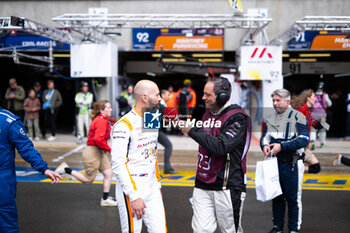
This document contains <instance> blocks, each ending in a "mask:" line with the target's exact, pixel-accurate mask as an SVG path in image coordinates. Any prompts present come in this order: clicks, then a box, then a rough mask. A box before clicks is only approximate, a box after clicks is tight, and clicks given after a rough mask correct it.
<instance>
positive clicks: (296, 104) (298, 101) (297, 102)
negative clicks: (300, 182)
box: [291, 89, 322, 174]
mask: <svg viewBox="0 0 350 233" xmlns="http://www.w3.org/2000/svg"><path fill="white" fill-rule="evenodd" d="M315 102H316V97H315V92H314V91H313V90H311V89H307V90H304V91H303V92H301V94H300V95H298V96H294V97H293V99H292V101H291V106H292V107H293V108H295V109H297V110H298V111H299V112H301V113H302V114H304V116H305V117H306V120H307V122H308V125H309V134H310V129H311V126H312V127H314V128H315V129H320V128H322V125H321V124H320V122H319V121H317V120H315V118H314V117H313V116H312V114H311V110H310V108H312V107H313V106H314V105H315ZM309 143H310V142H309ZM308 148H309V145H308V146H307V149H306V151H305V163H307V164H308V165H305V170H304V172H305V173H315V174H316V173H319V172H320V171H321V166H320V163H319V161H318V159H317V158H316V156H315V155H314V154H313V153H312V152H311V151H310V150H309V149H308Z"/></svg>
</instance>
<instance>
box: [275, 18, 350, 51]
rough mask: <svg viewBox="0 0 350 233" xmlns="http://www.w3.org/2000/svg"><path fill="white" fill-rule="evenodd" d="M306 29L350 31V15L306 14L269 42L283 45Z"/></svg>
mask: <svg viewBox="0 0 350 233" xmlns="http://www.w3.org/2000/svg"><path fill="white" fill-rule="evenodd" d="M304 31H350V16H305V17H304V18H303V19H301V20H298V21H296V22H295V23H294V24H293V25H292V26H291V27H290V28H289V29H288V30H287V31H285V32H283V33H282V34H280V35H279V36H277V37H276V38H275V39H273V40H271V41H270V43H269V44H270V45H281V44H282V43H283V42H286V41H289V40H290V39H292V38H293V37H296V36H298V35H299V34H301V33H302V32H304Z"/></svg>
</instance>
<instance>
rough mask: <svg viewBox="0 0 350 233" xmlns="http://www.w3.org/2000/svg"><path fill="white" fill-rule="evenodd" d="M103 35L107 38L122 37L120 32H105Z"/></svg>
mask: <svg viewBox="0 0 350 233" xmlns="http://www.w3.org/2000/svg"><path fill="white" fill-rule="evenodd" d="M103 34H104V35H105V36H110V37H114V36H121V35H122V34H121V33H120V32H104V33H103Z"/></svg>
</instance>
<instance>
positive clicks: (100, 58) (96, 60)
mask: <svg viewBox="0 0 350 233" xmlns="http://www.w3.org/2000/svg"><path fill="white" fill-rule="evenodd" d="M70 53H71V77H75V78H80V77H112V76H116V75H117V73H118V71H117V69H118V66H117V62H118V60H117V57H118V47H117V45H114V44H111V43H108V44H93V43H89V44H80V45H71V51H70Z"/></svg>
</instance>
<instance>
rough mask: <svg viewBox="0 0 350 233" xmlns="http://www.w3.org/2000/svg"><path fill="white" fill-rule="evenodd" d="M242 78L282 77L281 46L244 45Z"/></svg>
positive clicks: (242, 50)
mask: <svg viewBox="0 0 350 233" xmlns="http://www.w3.org/2000/svg"><path fill="white" fill-rule="evenodd" d="M240 69H241V77H240V80H278V79H280V78H281V77H282V75H281V73H282V47H281V46H242V47H241V67H240Z"/></svg>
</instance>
